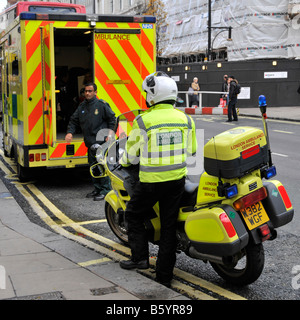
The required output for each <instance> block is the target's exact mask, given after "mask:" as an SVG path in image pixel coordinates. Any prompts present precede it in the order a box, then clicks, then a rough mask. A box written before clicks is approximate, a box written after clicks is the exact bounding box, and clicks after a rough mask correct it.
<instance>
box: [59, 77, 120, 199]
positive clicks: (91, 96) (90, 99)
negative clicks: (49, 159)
mask: <svg viewBox="0 0 300 320" xmlns="http://www.w3.org/2000/svg"><path fill="white" fill-rule="evenodd" d="M84 94H85V100H84V101H83V102H82V103H81V104H80V105H79V106H78V108H77V109H76V111H75V112H74V113H73V115H72V116H71V119H70V122H69V125H68V129H67V134H66V137H65V140H66V142H68V143H70V142H71V141H72V139H73V135H74V134H75V133H76V131H77V130H78V129H81V130H82V133H83V138H84V143H85V145H86V147H87V148H88V161H89V165H90V166H91V165H93V164H94V163H95V162H96V159H95V156H94V155H93V153H92V151H91V146H92V145H93V144H95V143H96V142H97V143H99V144H103V143H104V142H105V141H107V140H108V139H111V138H113V137H114V131H113V129H114V126H115V123H116V117H115V113H114V112H113V111H112V110H111V108H110V106H109V104H108V103H107V102H105V101H104V100H101V99H98V98H97V96H96V95H97V86H96V84H94V83H87V84H86V85H85V89H84ZM102 129H108V135H107V136H106V137H104V140H103V141H97V140H96V136H97V133H98V132H99V131H100V130H102ZM92 181H93V184H94V190H93V191H92V192H91V193H88V194H87V195H86V197H87V198H94V201H100V200H103V199H104V197H105V195H106V194H107V193H108V192H109V191H110V190H111V186H110V180H109V177H103V178H93V177H92Z"/></svg>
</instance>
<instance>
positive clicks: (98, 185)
mask: <svg viewBox="0 0 300 320" xmlns="http://www.w3.org/2000/svg"><path fill="white" fill-rule="evenodd" d="M88 162H89V165H90V167H91V166H92V165H93V164H95V163H96V158H95V156H94V155H93V153H92V152H91V150H90V148H89V150H88ZM92 182H93V185H94V188H95V190H98V191H99V193H100V194H103V195H104V196H105V195H106V194H107V193H108V192H109V191H110V190H111V185H110V179H109V177H103V178H94V177H92Z"/></svg>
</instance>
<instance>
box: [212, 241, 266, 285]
mask: <svg viewBox="0 0 300 320" xmlns="http://www.w3.org/2000/svg"><path fill="white" fill-rule="evenodd" d="M242 254H243V257H242V259H240V260H239V261H238V262H236V263H234V264H226V265H222V264H217V263H213V262H211V263H210V264H211V265H212V267H213V268H214V270H215V271H216V272H217V274H218V275H219V276H220V277H222V278H223V279H224V280H226V281H228V282H230V283H232V284H234V285H238V286H245V285H248V284H250V283H253V282H254V281H256V280H257V279H258V278H259V276H260V275H261V273H262V271H263V268H264V264H265V254H264V247H263V245H262V244H261V243H260V244H257V245H255V244H248V246H247V247H246V248H244V249H243V252H242Z"/></svg>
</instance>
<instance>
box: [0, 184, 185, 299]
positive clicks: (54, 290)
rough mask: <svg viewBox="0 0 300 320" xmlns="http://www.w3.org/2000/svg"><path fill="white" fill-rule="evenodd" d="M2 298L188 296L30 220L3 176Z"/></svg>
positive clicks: (0, 229) (0, 210)
mask: <svg viewBox="0 0 300 320" xmlns="http://www.w3.org/2000/svg"><path fill="white" fill-rule="evenodd" d="M93 261H94V262H95V263H94V264H93ZM85 262H88V263H87V264H88V265H87V266H82V265H85ZM0 300H106V303H107V300H110V301H111V302H114V303H116V301H120V300H126V301H127V300H130V301H136V300H168V301H169V302H170V300H188V298H186V297H184V296H182V295H181V294H179V293H177V292H175V291H174V290H171V289H169V288H167V287H165V286H163V285H161V284H159V283H157V282H155V281H154V280H152V279H150V278H147V277H145V276H143V275H142V274H140V273H138V272H137V271H135V270H134V271H130V270H123V269H121V268H120V266H119V263H118V262H115V261H113V260H111V259H108V258H106V257H105V256H102V255H101V254H100V253H98V252H96V251H94V250H91V249H89V248H87V247H84V246H82V245H80V244H78V243H76V242H75V241H72V240H70V239H67V238H65V237H64V236H62V235H58V234H56V233H55V232H52V231H49V230H46V229H45V228H42V227H40V226H38V225H36V224H34V223H32V222H31V221H30V220H29V219H28V218H27V216H26V214H25V213H24V211H23V210H22V208H21V207H20V206H19V204H18V203H17V202H16V200H15V199H14V198H13V197H12V195H11V194H10V193H9V191H8V189H7V188H6V186H5V185H4V183H3V182H2V180H0Z"/></svg>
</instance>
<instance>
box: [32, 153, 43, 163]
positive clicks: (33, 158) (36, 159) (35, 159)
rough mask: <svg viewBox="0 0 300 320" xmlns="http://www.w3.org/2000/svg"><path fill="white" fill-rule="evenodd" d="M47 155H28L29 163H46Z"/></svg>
mask: <svg viewBox="0 0 300 320" xmlns="http://www.w3.org/2000/svg"><path fill="white" fill-rule="evenodd" d="M46 160H47V155H46V153H30V154H29V162H34V161H35V162H39V161H46Z"/></svg>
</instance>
